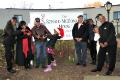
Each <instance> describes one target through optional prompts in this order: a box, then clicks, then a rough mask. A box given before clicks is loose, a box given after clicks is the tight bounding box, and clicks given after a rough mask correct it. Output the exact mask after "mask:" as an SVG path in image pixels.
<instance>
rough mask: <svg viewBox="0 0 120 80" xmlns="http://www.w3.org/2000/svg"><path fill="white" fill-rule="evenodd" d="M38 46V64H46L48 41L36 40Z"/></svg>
mask: <svg viewBox="0 0 120 80" xmlns="http://www.w3.org/2000/svg"><path fill="white" fill-rule="evenodd" d="M35 47H36V66H39V65H40V64H42V66H45V64H46V57H47V56H46V42H40V41H35Z"/></svg>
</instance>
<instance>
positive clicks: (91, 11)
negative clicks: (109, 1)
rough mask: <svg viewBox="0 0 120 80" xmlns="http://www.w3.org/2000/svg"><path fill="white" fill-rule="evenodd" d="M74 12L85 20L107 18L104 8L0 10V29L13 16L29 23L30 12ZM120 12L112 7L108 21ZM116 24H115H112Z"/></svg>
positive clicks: (116, 7) (117, 8)
mask: <svg viewBox="0 0 120 80" xmlns="http://www.w3.org/2000/svg"><path fill="white" fill-rule="evenodd" d="M51 11H52V12H61V11H63V12H66V11H67V12H68V11H70V12H75V11H83V12H84V14H87V18H92V19H93V20H94V21H95V16H96V15H97V14H99V13H102V14H104V15H105V16H106V17H107V12H106V10H105V8H104V7H101V8H77V9H55V10H54V9H45V10H43V9H42V10H41V9H38V10H37V9H30V10H29V9H0V29H3V28H4V27H5V25H6V23H7V21H8V20H9V19H11V18H12V17H13V16H14V15H22V16H23V20H25V21H26V22H27V23H29V22H30V14H29V13H30V12H51ZM114 11H120V6H118V5H117V6H113V7H112V9H111V11H110V21H112V20H113V12H114ZM114 24H116V23H114Z"/></svg>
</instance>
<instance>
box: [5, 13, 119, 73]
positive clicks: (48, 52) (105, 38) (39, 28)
mask: <svg viewBox="0 0 120 80" xmlns="http://www.w3.org/2000/svg"><path fill="white" fill-rule="evenodd" d="M77 18H78V22H77V23H75V24H74V26H73V29H72V36H73V40H74V43H75V49H76V54H77V62H76V65H82V66H84V67H85V66H87V48H89V51H90V54H91V58H92V62H91V64H94V65H97V67H96V68H95V69H93V70H91V71H92V72H97V71H101V70H102V67H103V65H104V62H105V59H106V52H107V53H108V59H109V62H108V65H109V67H108V70H107V72H106V73H105V74H106V75H111V74H112V72H113V70H114V68H115V63H116V49H117V42H116V36H115V34H116V33H115V28H114V26H113V24H112V23H111V22H108V21H106V18H105V17H104V16H103V15H102V14H98V15H97V19H98V21H100V22H101V26H100V27H99V28H98V27H96V25H94V23H93V20H92V19H88V20H86V21H84V19H83V16H82V15H79V16H78V17H77ZM16 21H17V19H16V18H15V17H13V18H12V19H11V20H9V21H8V23H7V25H6V27H5V29H4V35H3V36H4V42H3V44H4V47H5V57H6V62H7V70H8V72H11V73H15V70H13V61H14V54H13V53H14V51H16V64H18V65H19V66H25V68H26V69H28V68H31V64H33V60H34V53H36V58H35V59H36V66H35V67H36V68H39V67H40V65H41V67H42V68H45V70H44V72H48V71H51V70H52V68H51V66H56V60H55V59H54V54H55V53H54V48H55V43H56V41H57V40H58V39H60V38H62V37H63V32H62V33H61V30H60V29H59V28H57V29H54V34H51V33H50V31H49V30H48V29H47V28H46V26H44V25H43V24H42V23H40V19H39V18H35V21H34V26H33V28H32V29H30V28H29V27H28V26H27V25H26V22H25V21H21V22H20V23H19V25H18V28H16V27H15V26H16ZM96 35H97V39H95V37H96ZM32 36H33V37H34V39H35V43H34V42H33V40H32ZM47 38H49V39H50V40H49V41H47ZM97 42H99V45H100V49H99V51H98V60H97V59H96V57H97V49H96V43H97ZM15 43H16V50H14V45H15ZM47 58H48V61H46V60H47ZM46 62H47V66H46Z"/></svg>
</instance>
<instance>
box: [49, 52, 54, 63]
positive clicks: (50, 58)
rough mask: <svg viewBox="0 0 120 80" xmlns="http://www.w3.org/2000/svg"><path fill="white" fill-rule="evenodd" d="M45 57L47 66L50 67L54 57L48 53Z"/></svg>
mask: <svg viewBox="0 0 120 80" xmlns="http://www.w3.org/2000/svg"><path fill="white" fill-rule="evenodd" d="M47 56H48V65H50V64H51V61H54V56H53V54H49V53H48V55H47Z"/></svg>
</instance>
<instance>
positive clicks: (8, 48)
mask: <svg viewBox="0 0 120 80" xmlns="http://www.w3.org/2000/svg"><path fill="white" fill-rule="evenodd" d="M16 21H17V18H16V17H13V18H12V19H11V20H9V21H8V22H7V24H6V26H5V28H4V35H3V38H4V41H3V44H4V47H5V58H6V62H7V70H8V72H10V73H15V72H16V71H15V70H13V63H12V62H13V60H14V54H13V52H14V44H15V41H16V40H15V37H16V35H17V34H20V33H21V32H22V30H21V31H16V30H15V29H16V27H15V26H16Z"/></svg>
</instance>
